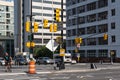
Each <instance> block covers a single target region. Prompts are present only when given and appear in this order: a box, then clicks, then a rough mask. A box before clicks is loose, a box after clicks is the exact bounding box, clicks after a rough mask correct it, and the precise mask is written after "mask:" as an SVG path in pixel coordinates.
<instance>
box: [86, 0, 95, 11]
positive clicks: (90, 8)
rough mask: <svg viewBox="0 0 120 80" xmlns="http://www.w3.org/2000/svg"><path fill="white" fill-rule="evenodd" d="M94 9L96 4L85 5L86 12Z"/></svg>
mask: <svg viewBox="0 0 120 80" xmlns="http://www.w3.org/2000/svg"><path fill="white" fill-rule="evenodd" d="M94 9H96V2H93V3H90V4H87V11H90V10H94Z"/></svg>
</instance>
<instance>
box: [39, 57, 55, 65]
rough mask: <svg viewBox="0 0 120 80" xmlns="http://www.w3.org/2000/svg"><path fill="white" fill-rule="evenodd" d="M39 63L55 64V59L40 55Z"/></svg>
mask: <svg viewBox="0 0 120 80" xmlns="http://www.w3.org/2000/svg"><path fill="white" fill-rule="evenodd" d="M37 63H38V64H53V63H54V61H53V59H50V58H49V57H39V58H38V59H37Z"/></svg>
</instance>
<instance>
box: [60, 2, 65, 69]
mask: <svg viewBox="0 0 120 80" xmlns="http://www.w3.org/2000/svg"><path fill="white" fill-rule="evenodd" d="M61 22H62V29H61V37H62V44H60V49H61V48H62V47H63V41H64V40H63V0H61ZM61 66H62V67H61V69H65V63H64V57H63V56H62V64H61Z"/></svg>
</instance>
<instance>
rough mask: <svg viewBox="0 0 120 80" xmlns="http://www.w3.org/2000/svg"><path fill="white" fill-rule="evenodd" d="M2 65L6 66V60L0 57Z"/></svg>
mask: <svg viewBox="0 0 120 80" xmlns="http://www.w3.org/2000/svg"><path fill="white" fill-rule="evenodd" d="M0 65H1V66H4V65H5V60H4V58H2V57H0Z"/></svg>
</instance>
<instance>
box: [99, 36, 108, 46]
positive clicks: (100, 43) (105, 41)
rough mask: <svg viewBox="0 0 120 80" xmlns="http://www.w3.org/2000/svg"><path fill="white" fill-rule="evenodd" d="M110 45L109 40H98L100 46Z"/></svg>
mask: <svg viewBox="0 0 120 80" xmlns="http://www.w3.org/2000/svg"><path fill="white" fill-rule="evenodd" d="M107 44H108V39H107V40H104V39H103V37H99V38H98V45H107Z"/></svg>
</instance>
